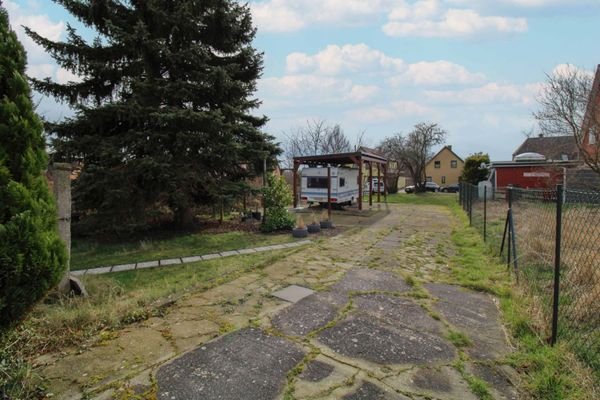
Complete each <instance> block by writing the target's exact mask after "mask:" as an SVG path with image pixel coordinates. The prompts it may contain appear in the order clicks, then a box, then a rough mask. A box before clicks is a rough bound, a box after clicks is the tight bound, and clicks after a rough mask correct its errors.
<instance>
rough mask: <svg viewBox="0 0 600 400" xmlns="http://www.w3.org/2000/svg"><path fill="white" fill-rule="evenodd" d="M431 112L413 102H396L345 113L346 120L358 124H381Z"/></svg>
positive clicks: (429, 109) (427, 108)
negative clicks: (355, 121)
mask: <svg viewBox="0 0 600 400" xmlns="http://www.w3.org/2000/svg"><path fill="white" fill-rule="evenodd" d="M432 112H433V110H432V109H431V108H429V107H426V106H424V105H422V104H420V103H417V102H415V101H407V100H397V101H394V102H392V103H391V104H389V105H387V104H386V105H377V106H371V107H364V108H357V109H354V110H350V111H349V112H347V113H346V115H347V117H348V118H352V119H354V120H357V121H360V122H368V123H383V122H390V121H394V120H398V119H400V118H402V117H418V116H423V115H431V114H432Z"/></svg>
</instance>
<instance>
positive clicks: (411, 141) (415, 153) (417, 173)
mask: <svg viewBox="0 0 600 400" xmlns="http://www.w3.org/2000/svg"><path fill="white" fill-rule="evenodd" d="M446 135H447V133H446V131H445V130H443V129H442V128H440V127H439V126H438V124H436V123H429V122H422V123H420V124H417V125H415V127H414V129H413V130H412V131H411V132H410V133H409V134H408V135H406V136H404V135H402V134H400V133H398V134H396V135H395V136H392V137H390V138H387V139H385V140H384V141H383V142H382V143H381V145H380V149H381V150H382V151H383V152H384V154H385V155H386V156H387V157H388V158H389V159H391V160H394V161H396V162H397V163H398V166H403V167H404V168H406V170H408V172H409V173H410V175H411V178H412V179H413V182H415V191H416V192H423V191H425V180H426V176H425V166H426V165H427V161H428V160H429V159H430V158H431V156H432V155H433V153H432V151H431V149H432V148H433V147H434V146H437V145H440V144H443V143H444V142H445V140H446Z"/></svg>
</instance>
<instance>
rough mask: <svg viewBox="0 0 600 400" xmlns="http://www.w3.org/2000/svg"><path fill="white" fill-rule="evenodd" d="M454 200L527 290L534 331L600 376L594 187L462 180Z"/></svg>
mask: <svg viewBox="0 0 600 400" xmlns="http://www.w3.org/2000/svg"><path fill="white" fill-rule="evenodd" d="M459 201H460V204H461V206H462V207H463V209H464V210H465V211H466V212H467V214H468V216H469V220H470V223H471V225H472V226H473V227H475V228H476V229H478V230H479V231H480V232H481V233H482V235H483V237H484V240H485V241H486V243H487V244H488V245H489V246H490V249H491V250H492V251H493V252H494V253H495V254H496V255H498V256H500V257H502V259H503V260H504V261H506V263H507V267H508V268H511V269H512V270H513V271H514V273H515V276H516V278H517V281H518V283H519V284H520V285H522V287H523V288H524V289H525V290H526V291H527V293H528V294H529V295H530V297H531V299H532V310H531V311H532V313H533V315H534V317H535V318H534V319H535V321H538V323H539V329H540V334H541V335H542V336H543V337H544V338H547V339H548V341H549V343H551V344H554V343H556V342H557V341H561V342H565V343H567V344H568V345H569V347H570V348H571V349H572V351H573V352H574V353H575V354H576V355H577V356H578V358H579V359H580V360H581V361H583V362H584V363H585V364H587V365H588V366H589V367H590V368H591V369H592V371H593V372H594V374H595V377H596V380H597V382H599V383H600V193H598V192H586V191H576V190H563V188H562V186H561V185H558V186H557V187H556V188H555V189H550V190H531V189H520V188H510V187H509V188H492V187H478V186H475V185H471V184H466V183H462V184H461V186H460V192H459Z"/></svg>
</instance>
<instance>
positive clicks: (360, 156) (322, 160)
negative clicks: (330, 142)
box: [293, 147, 388, 210]
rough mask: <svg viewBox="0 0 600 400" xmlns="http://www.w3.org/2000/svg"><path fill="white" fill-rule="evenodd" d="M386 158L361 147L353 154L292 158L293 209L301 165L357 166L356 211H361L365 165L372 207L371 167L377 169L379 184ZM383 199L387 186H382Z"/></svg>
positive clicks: (378, 195) (329, 176)
mask: <svg viewBox="0 0 600 400" xmlns="http://www.w3.org/2000/svg"><path fill="white" fill-rule="evenodd" d="M387 162H388V160H387V158H386V157H385V156H383V155H382V154H380V153H379V152H377V151H375V150H372V149H368V148H366V147H361V148H360V149H359V150H358V151H356V152H353V153H338V154H322V155H318V156H300V157H294V174H293V177H294V178H293V188H294V208H296V207H297V206H298V183H299V182H298V169H299V168H300V166H301V165H307V166H309V167H317V166H322V167H343V166H348V165H356V166H358V209H359V210H362V209H363V174H364V165H365V164H366V165H367V168H368V173H369V206H372V205H373V166H374V165H375V166H376V167H377V182H381V173H382V172H383V176H384V177H385V176H386V172H387ZM327 176H328V182H329V184H328V193H327V197H328V200H329V199H331V172H330V168H328V173H327ZM383 196H384V199H385V200H386V201H387V185H385V184H384V193H383ZM377 202H378V203H380V202H381V193H380V191H379V187H378V188H377ZM328 203H329V208H330V209H331V202H330V201H328Z"/></svg>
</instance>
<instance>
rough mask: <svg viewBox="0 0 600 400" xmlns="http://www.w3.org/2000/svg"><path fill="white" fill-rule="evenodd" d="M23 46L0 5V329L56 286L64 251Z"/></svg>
mask: <svg viewBox="0 0 600 400" xmlns="http://www.w3.org/2000/svg"><path fill="white" fill-rule="evenodd" d="M25 64H26V56H25V50H24V49H23V46H22V45H21V44H20V43H19V41H18V40H17V36H16V35H15V33H14V32H13V31H12V30H11V29H10V26H9V22H8V14H7V12H6V10H5V9H4V8H2V7H1V6H0V326H6V325H9V324H10V323H12V322H14V321H16V320H18V319H19V318H20V317H21V316H22V315H23V314H24V312H25V311H26V310H27V309H28V308H29V307H30V306H31V305H32V304H33V303H35V302H36V301H37V300H39V299H40V298H41V297H42V296H43V295H44V293H46V291H47V290H48V289H50V288H52V287H53V286H54V285H56V284H57V283H58V280H59V279H60V277H61V276H62V272H63V271H64V268H65V266H66V259H67V258H66V257H67V256H66V251H65V248H64V245H63V243H62V242H61V241H60V239H59V237H58V233H57V230H56V209H55V206H54V202H53V198H52V196H51V195H50V193H49V190H48V184H47V182H46V178H45V176H44V174H43V172H44V170H45V168H46V166H47V156H46V152H45V142H44V138H43V136H42V132H43V126H42V123H41V121H40V120H39V118H38V117H37V116H36V115H35V113H34V111H33V106H32V102H31V96H30V89H29V85H28V83H27V78H26V77H25Z"/></svg>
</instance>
